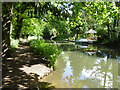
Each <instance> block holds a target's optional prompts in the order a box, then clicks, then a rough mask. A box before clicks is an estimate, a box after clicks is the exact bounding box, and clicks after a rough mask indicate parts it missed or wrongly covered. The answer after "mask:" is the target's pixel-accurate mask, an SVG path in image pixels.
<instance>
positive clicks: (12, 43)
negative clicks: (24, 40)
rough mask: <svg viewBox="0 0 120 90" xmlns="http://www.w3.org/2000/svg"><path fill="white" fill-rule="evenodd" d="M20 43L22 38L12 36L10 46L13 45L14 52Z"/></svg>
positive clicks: (12, 50)
mask: <svg viewBox="0 0 120 90" xmlns="http://www.w3.org/2000/svg"><path fill="white" fill-rule="evenodd" d="M19 43H20V40H18V39H17V40H15V39H13V38H10V47H11V52H12V53H13V52H14V51H15V50H16V48H17V47H18V45H19Z"/></svg>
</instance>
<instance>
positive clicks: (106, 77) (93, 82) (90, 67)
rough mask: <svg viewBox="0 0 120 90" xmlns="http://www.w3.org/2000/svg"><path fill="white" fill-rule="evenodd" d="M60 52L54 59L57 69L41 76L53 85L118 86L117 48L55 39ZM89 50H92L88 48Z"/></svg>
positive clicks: (62, 86)
mask: <svg viewBox="0 0 120 90" xmlns="http://www.w3.org/2000/svg"><path fill="white" fill-rule="evenodd" d="M57 44H58V45H59V48H61V49H63V52H62V53H61V55H60V56H59V58H58V60H57V63H56V70H55V71H53V72H52V73H51V74H49V75H48V76H46V77H44V78H43V81H45V82H49V83H51V85H53V86H55V88H118V62H119V61H120V55H119V51H118V50H115V49H108V48H103V47H101V46H99V47H98V46H90V47H92V48H94V49H95V51H94V53H93V54H90V53H89V51H88V52H86V50H87V49H89V47H87V46H85V45H84V46H80V45H75V44H74V43H57ZM91 52H92V51H91Z"/></svg>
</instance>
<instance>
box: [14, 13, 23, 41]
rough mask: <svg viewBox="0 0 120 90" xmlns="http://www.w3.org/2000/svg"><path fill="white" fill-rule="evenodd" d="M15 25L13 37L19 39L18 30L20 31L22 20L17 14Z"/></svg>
mask: <svg viewBox="0 0 120 90" xmlns="http://www.w3.org/2000/svg"><path fill="white" fill-rule="evenodd" d="M17 19H18V20H17V26H16V31H15V33H16V35H15V39H19V38H20V32H21V28H22V22H23V18H20V19H19V15H18V16H17Z"/></svg>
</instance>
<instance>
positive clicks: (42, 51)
mask: <svg viewBox="0 0 120 90" xmlns="http://www.w3.org/2000/svg"><path fill="white" fill-rule="evenodd" d="M29 42H30V47H31V48H32V50H33V51H34V52H35V53H36V54H37V55H38V56H39V57H40V58H42V59H44V60H46V61H48V62H49V64H48V66H50V67H53V69H55V63H56V60H57V57H58V56H59V54H60V53H61V50H58V48H57V46H55V45H50V44H49V43H45V40H39V39H32V40H30V41H29Z"/></svg>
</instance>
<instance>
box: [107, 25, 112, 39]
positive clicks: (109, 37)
mask: <svg viewBox="0 0 120 90" xmlns="http://www.w3.org/2000/svg"><path fill="white" fill-rule="evenodd" d="M107 28H108V38H111V36H110V26H109V24H107Z"/></svg>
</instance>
